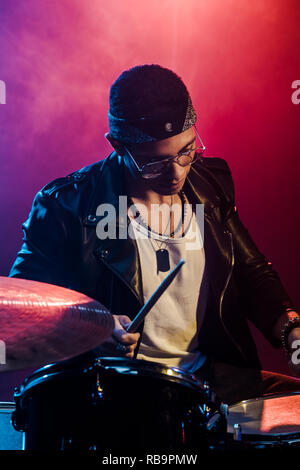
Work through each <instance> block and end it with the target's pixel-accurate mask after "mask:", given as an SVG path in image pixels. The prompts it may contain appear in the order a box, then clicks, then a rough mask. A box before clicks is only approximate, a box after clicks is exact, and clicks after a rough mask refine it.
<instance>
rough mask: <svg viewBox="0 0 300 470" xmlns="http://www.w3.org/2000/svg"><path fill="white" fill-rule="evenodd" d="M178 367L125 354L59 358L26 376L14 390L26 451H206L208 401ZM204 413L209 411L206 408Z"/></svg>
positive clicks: (18, 425) (198, 385)
mask: <svg viewBox="0 0 300 470" xmlns="http://www.w3.org/2000/svg"><path fill="white" fill-rule="evenodd" d="M206 396H207V395H206V394H205V393H204V389H203V387H202V385H201V383H200V382H199V381H198V379H197V378H196V377H195V376H194V375H192V374H189V373H187V372H185V371H183V370H181V369H178V368H168V367H166V366H163V365H161V364H157V363H153V362H148V361H141V360H132V359H124V358H115V357H113V358H96V359H95V358H94V359H93V360H90V361H86V360H85V361H78V360H77V361H74V360H69V361H64V362H61V363H56V364H52V365H48V366H45V367H43V368H41V369H39V370H37V371H36V372H34V373H33V374H32V375H30V376H29V377H27V378H26V379H25V381H24V382H23V384H22V385H21V387H20V389H19V390H18V391H17V392H16V393H15V401H16V412H15V415H14V423H15V427H16V429H18V430H23V431H24V432H25V449H26V450H27V449H28V450H32V449H52V450H67V449H70V450H77V449H79V450H97V451H98V450H99V451H102V450H108V449H127V450H128V449H134V450H137V449H143V450H145V449H154V450H158V449H163V450H171V449H185V448H194V449H195V448H196V449H197V450H199V449H201V448H203V449H204V448H207V446H208V441H207V427H206V424H207V422H208V419H209V418H210V415H209V412H210V411H211V413H213V412H215V411H216V410H214V409H212V406H210V408H208V407H207V406H206V402H205V400H206ZM209 410H210V411H209Z"/></svg>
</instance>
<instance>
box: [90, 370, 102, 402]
mask: <svg viewBox="0 0 300 470" xmlns="http://www.w3.org/2000/svg"><path fill="white" fill-rule="evenodd" d="M102 400H103V387H102V386H101V382H100V374H99V372H97V375H96V384H95V387H94V391H93V392H92V404H93V405H94V406H97V405H98V404H99V402H101V401H102Z"/></svg>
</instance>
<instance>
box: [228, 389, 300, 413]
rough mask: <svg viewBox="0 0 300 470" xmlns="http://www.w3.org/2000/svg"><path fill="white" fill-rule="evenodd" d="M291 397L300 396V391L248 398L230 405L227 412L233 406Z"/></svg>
mask: <svg viewBox="0 0 300 470" xmlns="http://www.w3.org/2000/svg"><path fill="white" fill-rule="evenodd" d="M292 395H300V390H299V392H297V391H294V392H280V393H268V394H267V395H263V396H261V397H255V398H248V399H247V400H241V401H238V402H235V403H232V404H231V405H229V406H228V410H229V411H230V410H231V409H232V408H233V407H234V406H241V405H246V404H248V403H255V402H257V401H262V400H269V399H271V398H282V397H288V396H292Z"/></svg>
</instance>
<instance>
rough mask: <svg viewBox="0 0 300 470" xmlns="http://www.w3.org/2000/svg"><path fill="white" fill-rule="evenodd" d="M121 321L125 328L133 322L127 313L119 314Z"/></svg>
mask: <svg viewBox="0 0 300 470" xmlns="http://www.w3.org/2000/svg"><path fill="white" fill-rule="evenodd" d="M119 322H120V323H121V325H122V326H123V328H125V330H126V328H127V327H128V326H129V325H130V324H131V320H130V318H129V317H128V316H127V315H119Z"/></svg>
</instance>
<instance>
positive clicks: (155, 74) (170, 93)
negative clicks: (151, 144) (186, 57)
mask: <svg viewBox="0 0 300 470" xmlns="http://www.w3.org/2000/svg"><path fill="white" fill-rule="evenodd" d="M187 97H188V90H187V88H186V86H185V84H184V83H183V81H182V79H181V78H180V77H179V76H178V75H177V74H176V73H175V72H173V71H172V70H169V69H167V68H164V67H162V66H160V65H157V64H151V65H147V64H145V65H137V66H136V67H133V68H131V69H129V70H125V71H124V72H123V73H122V74H121V75H120V76H119V77H118V78H117V80H116V81H115V82H114V83H113V85H112V86H111V89H110V98H109V99H110V110H111V112H112V114H114V115H116V116H119V117H123V118H133V119H135V118H137V117H142V116H144V115H147V114H150V115H153V114H155V111H156V110H158V111H159V109H160V108H161V107H165V106H172V105H173V106H174V107H175V106H176V105H177V103H178V102H182V100H183V99H184V98H187Z"/></svg>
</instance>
